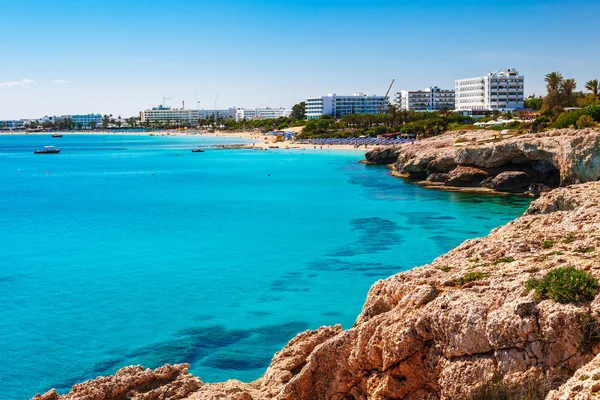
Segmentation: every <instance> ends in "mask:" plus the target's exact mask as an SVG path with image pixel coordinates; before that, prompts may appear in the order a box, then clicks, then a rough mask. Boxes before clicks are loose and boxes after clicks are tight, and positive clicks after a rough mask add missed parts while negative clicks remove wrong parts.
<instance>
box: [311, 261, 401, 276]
mask: <svg viewBox="0 0 600 400" xmlns="http://www.w3.org/2000/svg"><path fill="white" fill-rule="evenodd" d="M309 268H310V269H314V270H318V271H329V272H347V271H352V272H356V273H364V272H372V271H379V272H381V273H387V274H390V275H393V274H395V273H397V272H400V271H404V270H406V268H403V267H401V266H398V265H392V264H382V263H378V262H350V261H341V260H339V259H336V258H324V259H321V260H316V261H313V262H312V263H311V264H310V265H309Z"/></svg>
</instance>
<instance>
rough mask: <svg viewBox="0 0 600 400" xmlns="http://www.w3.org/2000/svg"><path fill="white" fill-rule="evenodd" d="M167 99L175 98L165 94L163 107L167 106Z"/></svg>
mask: <svg viewBox="0 0 600 400" xmlns="http://www.w3.org/2000/svg"><path fill="white" fill-rule="evenodd" d="M167 100H173V99H172V98H171V97H167V96H165V95H164V94H163V107H166V106H167Z"/></svg>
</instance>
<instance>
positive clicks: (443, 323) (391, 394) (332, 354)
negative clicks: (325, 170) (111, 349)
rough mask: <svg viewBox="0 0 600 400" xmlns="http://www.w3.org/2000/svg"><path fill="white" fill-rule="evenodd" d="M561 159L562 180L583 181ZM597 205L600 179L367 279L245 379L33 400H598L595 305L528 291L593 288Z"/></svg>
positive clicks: (174, 375)
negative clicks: (546, 285)
mask: <svg viewBox="0 0 600 400" xmlns="http://www.w3.org/2000/svg"><path fill="white" fill-rule="evenodd" d="M550 137H552V136H550ZM580 140H581V142H579V143H584V142H586V141H587V140H588V139H587V138H585V137H583V138H581V139H580ZM568 143H573V142H572V141H569V142H568ZM563 145H564V146H566V144H563ZM515 146H516V147H515V148H520V149H525V148H530V147H529V145H527V146H525V145H523V144H519V145H516V144H515ZM532 151H534V150H533V149H532ZM544 151H545V150H544ZM535 152H538V154H542V153H541V150H539V147H538V148H537V150H535ZM492 153H493V151H492ZM567 153H569V154H571V153H570V150H567V149H565V153H564V155H566V154H567ZM529 154H531V153H529ZM553 154H554V153H553ZM561 154H563V153H561ZM490 157H492V156H490ZM590 157H591V158H593V157H594V155H590ZM551 159H553V160H559V158H558V156H556V158H551ZM564 161H565V163H564V164H563V163H560V164H557V166H559V167H560V168H561V171H565V172H569V171H570V172H569V173H570V174H571V175H565V176H570V177H572V178H573V179H581V177H582V176H588V175H586V174H587V173H588V171H583V170H581V169H580V168H581V167H569V168H567V167H566V166H567V164H566V160H564ZM588 162H589V161H585V160H582V161H581V162H580V163H577V162H575V163H576V164H579V165H586V163H588ZM563 168H564V169H563ZM576 174H581V175H576ZM599 195H600V182H590V183H585V184H578V185H572V186H568V187H564V188H559V189H555V190H553V191H551V192H549V193H546V194H543V195H542V197H541V198H539V199H538V200H536V201H534V202H533V203H532V204H531V207H530V208H529V209H528V211H527V212H526V213H525V215H523V216H522V217H520V218H518V219H516V220H515V221H513V222H511V223H509V224H507V225H505V226H503V227H500V228H497V229H495V230H494V231H492V232H491V233H490V235H489V236H487V237H485V238H479V239H473V240H468V241H466V242H465V243H463V244H462V245H461V246H459V247H457V248H456V249H454V250H452V251H450V252H449V253H447V254H445V255H443V256H441V257H439V258H437V259H436V260H435V261H434V262H433V263H432V264H431V265H425V266H423V267H420V268H416V269H414V270H411V271H408V272H403V273H400V274H398V275H395V276H392V277H390V278H388V279H386V280H383V281H379V282H377V283H375V284H374V285H373V287H372V288H371V290H370V292H369V294H368V297H367V299H366V302H365V304H364V307H363V310H362V312H361V314H360V315H359V316H358V318H357V320H356V323H355V325H354V326H353V327H352V328H351V329H348V330H342V328H341V327H340V326H332V327H323V328H320V329H318V330H316V331H307V332H304V333H301V334H299V335H298V336H297V337H296V338H294V339H293V340H291V341H290V342H289V344H288V345H287V346H286V347H285V348H284V349H282V350H281V351H280V352H279V353H277V354H275V356H274V357H273V360H272V363H271V366H270V367H269V368H268V369H267V371H266V372H265V374H264V375H263V377H261V378H260V379H258V380H257V381H255V382H251V383H247V384H246V383H242V382H238V381H229V382H225V383H219V384H202V383H201V381H200V380H199V379H198V378H194V377H192V376H191V375H189V374H188V373H187V368H186V366H185V365H183V366H175V367H170V366H165V367H163V369H159V370H156V371H150V370H146V371H144V370H143V369H142V368H141V367H129V368H125V369H123V370H121V371H119V372H118V373H117V374H116V375H115V376H114V377H108V378H99V379H98V380H96V381H89V382H86V383H84V384H81V385H76V386H75V387H74V388H73V390H72V391H71V393H70V394H67V395H64V396H58V395H56V394H55V393H54V392H49V393H47V394H45V395H43V396H38V397H36V399H37V400H57V399H60V400H75V399H86V400H96V399H98V400H100V399H103V400H106V399H125V398H132V399H139V400H142V399H143V400H149V399H173V400H174V399H190V400H204V399H237V400H250V399H280V400H283V399H288V400H292V399H315V400H317V399H332V400H335V399H373V400H377V399H469V398H489V397H488V396H486V395H481V393H485V391H486V390H487V391H491V392H493V393H499V392H501V391H502V390H508V389H507V388H513V389H514V388H517V389H518V390H520V391H521V392H519V393H521V394H522V391H523V390H526V391H527V393H528V395H530V396H531V397H529V398H536V399H538V398H539V399H543V398H544V397H545V396H546V395H548V397H547V399H549V400H555V399H556V400H557V399H570V398H577V399H591V398H596V397H593V396H594V395H595V394H596V393H597V392H599V391H600V355H599V354H600V324H599V323H598V322H597V321H598V320H599V319H600V296H598V297H596V298H595V299H594V300H593V301H579V302H576V303H565V304H563V303H559V302H556V301H554V300H550V299H546V300H541V299H539V298H536V297H535V295H534V292H532V291H529V290H527V289H526V282H527V281H528V280H529V279H531V278H540V277H542V276H544V275H545V274H546V273H547V272H548V271H551V270H554V269H556V268H558V267H561V266H574V267H576V268H577V269H579V270H583V271H587V272H589V273H590V274H591V275H593V276H595V277H596V278H600V263H599V251H600V199H599ZM511 390H512V389H511ZM548 392H549V393H548ZM475 393H480V394H479V397H476V396H475V395H474V394H475Z"/></svg>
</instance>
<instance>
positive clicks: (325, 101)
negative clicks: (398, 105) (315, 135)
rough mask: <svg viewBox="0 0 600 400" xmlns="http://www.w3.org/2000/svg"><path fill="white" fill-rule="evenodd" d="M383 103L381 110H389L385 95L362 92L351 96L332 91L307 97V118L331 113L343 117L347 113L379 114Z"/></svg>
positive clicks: (317, 117)
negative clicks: (324, 94)
mask: <svg viewBox="0 0 600 400" xmlns="http://www.w3.org/2000/svg"><path fill="white" fill-rule="evenodd" d="M382 104H383V107H382V108H381V112H387V110H388V108H389V101H388V99H387V97H385V96H377V95H367V94H365V93H362V92H358V93H355V94H353V95H351V96H341V95H337V94H335V93H330V94H328V95H327V96H317V97H307V98H306V118H307V119H309V120H311V119H319V118H321V116H322V115H331V116H334V117H335V118H341V117H343V116H344V115H346V114H377V113H378V111H379V107H381V105H382Z"/></svg>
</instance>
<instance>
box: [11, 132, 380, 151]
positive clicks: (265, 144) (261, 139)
mask: <svg viewBox="0 0 600 400" xmlns="http://www.w3.org/2000/svg"><path fill="white" fill-rule="evenodd" d="M56 133H58V134H61V135H65V136H75V135H85V136H92V135H104V136H118V135H120V136H165V137H166V136H169V137H171V136H173V137H189V138H193V137H225V138H232V139H246V140H248V139H250V140H254V141H255V142H254V143H250V144H251V145H252V144H253V145H254V146H255V147H262V148H263V149H269V148H271V149H273V150H276V149H275V148H273V146H278V148H279V149H282V150H351V151H360V152H367V151H369V150H373V149H375V148H377V147H382V146H380V145H369V146H367V147H364V146H363V147H354V146H351V145H327V146H320V145H312V144H304V143H297V142H295V141H290V140H286V141H282V142H276V141H275V138H274V137H272V136H271V135H265V134H258V133H256V132H250V131H244V132H227V131H217V132H211V133H188V132H186V131H170V130H163V131H155V132H148V131H146V132H111V131H93V132H85V131H77V132H73V131H67V132H61V131H56V132H27V133H25V132H16V133H8V132H6V133H5V132H0V135H3V136H29V135H35V136H44V135H46V136H52V135H53V134H56ZM236 144H239V145H247V144H249V143H230V145H236ZM286 147H287V148H286Z"/></svg>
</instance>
